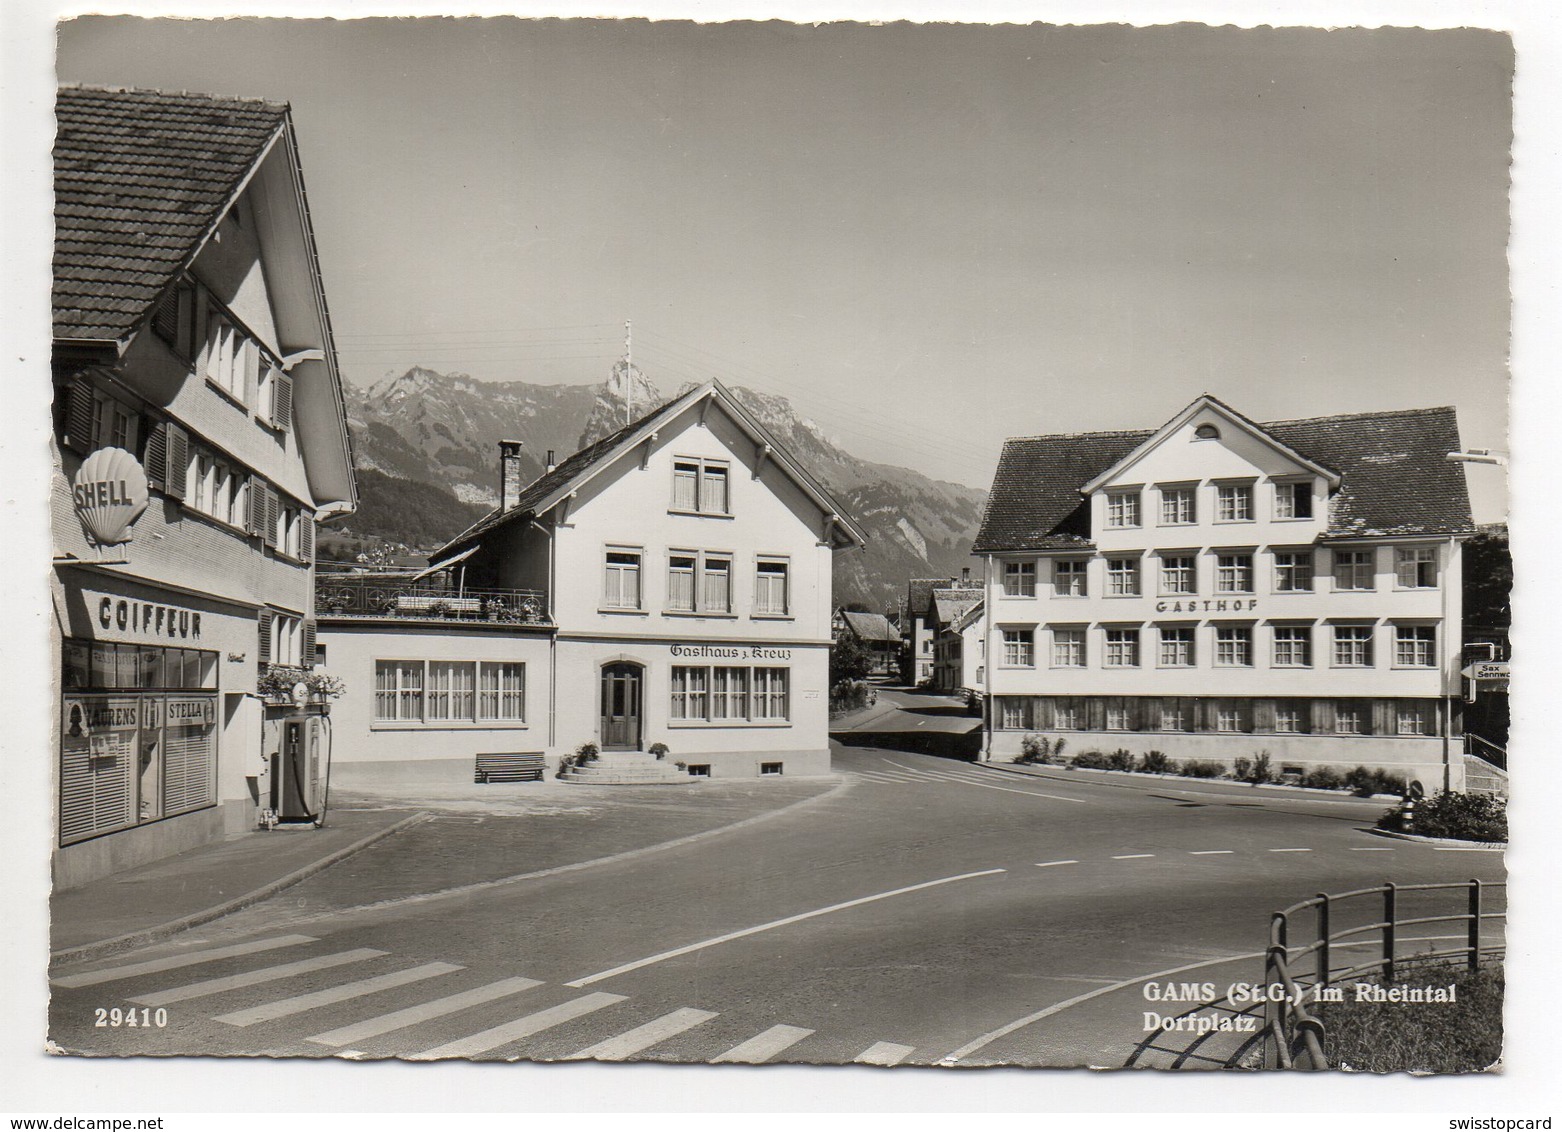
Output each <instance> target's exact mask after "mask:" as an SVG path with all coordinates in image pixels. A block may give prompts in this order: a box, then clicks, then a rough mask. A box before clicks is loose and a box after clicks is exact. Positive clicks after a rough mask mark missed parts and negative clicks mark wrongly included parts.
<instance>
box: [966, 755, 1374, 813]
mask: <svg viewBox="0 0 1562 1132" xmlns="http://www.w3.org/2000/svg"><path fill="white" fill-rule="evenodd" d="M973 765H979V766H985V767H988V768H990V769H992V770H1001V771H1003V772H1005V773H1006V774H1017V775H1019V776H1021V777H1022V778H1040V779H1043V780H1046V781H1064V782H1066V781H1068V780H1067V779H1066V778H1065V779H1061V780H1059V779H1055V778H1054V777H1053V776H1052V775H1047V774H1032V773H1030V772H1029V771H1024V770H1020V769H1019V767H1018V765H1017V764H1015V763H1007V762H1005V763H1000V762H995V761H994V762H984V763H979V764H973ZM1049 769H1052V770H1056V771H1060V772H1062V773H1064V774H1102V775H1106V774H1111V775H1118V774H1123V775H1128V776H1129V777H1128V778H1126V779H1119V778H1109V779H1107V780H1106V781H1107V782H1109V783H1112V784H1113V785H1119V786H1131V785H1134V784H1135V783H1136V782H1141V780H1144V781H1142V784H1143V785H1146V786H1149V785H1153V784H1154V783H1155V782H1156V781H1162V782H1179V783H1182V784H1183V785H1184V786H1188V785H1189V784H1197V783H1200V782H1217V783H1220V784H1222V785H1225V786H1233V787H1239V786H1245V787H1247V788H1248V789H1249V790H1272V791H1275V792H1276V793H1277V794H1278V796H1279V797H1281V798H1312V799H1314V800H1316V801H1319V802H1373V803H1378V804H1381V803H1385V802H1397V801H1399V795H1398V794H1372V795H1369V796H1368V797H1365V798H1363V797H1361V796H1360V795H1357V794H1346V793H1345V792H1344V791H1342V790H1320V789H1318V788H1316V787H1310V786H1287V785H1285V784H1284V783H1281V782H1234V781H1232V780H1231V779H1229V778H1228V779H1207V778H1189V777H1188V776H1187V775H1182V774H1146V773H1143V772H1142V771H1132V770H1106V769H1104V768H1099V767H1087V766H1074V767H1062V766H1051V767H1049ZM1218 793H1224V792H1218ZM1232 796H1233V797H1235V796H1236V795H1235V794H1233V795H1232Z"/></svg>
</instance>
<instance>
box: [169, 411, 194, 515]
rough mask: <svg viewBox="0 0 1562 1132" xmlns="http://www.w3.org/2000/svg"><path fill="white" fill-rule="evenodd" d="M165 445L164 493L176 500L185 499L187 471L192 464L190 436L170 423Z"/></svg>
mask: <svg viewBox="0 0 1562 1132" xmlns="http://www.w3.org/2000/svg"><path fill="white" fill-rule="evenodd" d="M164 444H165V447H164V451H163V493H164V494H165V495H171V496H173V498H175V499H183V498H184V488H185V470H186V468H188V467H189V464H190V436H189V434H188V433H186V432H185V431H184V429H182V428H180V427H179V426H178V425H176V424H174V423H173V422H172V421H170V422H169V424H168V429H167V439H166V440H165V441H164Z"/></svg>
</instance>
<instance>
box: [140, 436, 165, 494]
mask: <svg viewBox="0 0 1562 1132" xmlns="http://www.w3.org/2000/svg"><path fill="white" fill-rule="evenodd" d="M143 463H144V464H145V465H146V479H147V483H148V484H150V485H151V486H152V487H153V488H155V489H156V490H158V491H161V492H167V490H168V422H167V421H158V422H157V424H155V425H153V426H152V431H151V432H150V433H148V434H147V438H146V459H145V460H144V461H143Z"/></svg>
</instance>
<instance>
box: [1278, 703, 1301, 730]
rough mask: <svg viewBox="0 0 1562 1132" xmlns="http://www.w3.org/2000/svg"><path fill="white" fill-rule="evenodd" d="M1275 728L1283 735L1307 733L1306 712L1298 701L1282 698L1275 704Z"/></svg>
mask: <svg viewBox="0 0 1562 1132" xmlns="http://www.w3.org/2000/svg"><path fill="white" fill-rule="evenodd" d="M1275 730H1276V731H1278V732H1280V733H1282V734H1285V735H1304V734H1306V733H1307V714H1306V712H1305V711H1304V710H1303V707H1302V705H1301V704H1300V703H1298V702H1295V701H1292V700H1282V701H1280V702H1279V703H1277V704H1275Z"/></svg>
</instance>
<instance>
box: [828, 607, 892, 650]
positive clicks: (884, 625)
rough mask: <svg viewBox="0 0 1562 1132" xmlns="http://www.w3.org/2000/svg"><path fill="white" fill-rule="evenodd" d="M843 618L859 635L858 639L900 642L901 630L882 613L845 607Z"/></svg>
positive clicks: (842, 613) (842, 611) (842, 612)
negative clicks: (860, 611) (864, 611)
mask: <svg viewBox="0 0 1562 1132" xmlns="http://www.w3.org/2000/svg"><path fill="white" fill-rule="evenodd" d="M841 618H842V620H844V621H845V622H846V624H847V626H848V627H849V628H850V629H851V631H852V632H853V633H855V634H856V635H857V638H858V640H863V641H894V642H895V643H897V644H899V643H900V630H899V629H896V628H895V627H894V626H893V625H891V624H890V623H889V618H887V617H885V616H884V614H882V613H857V612H855V611H853V610H850V609H843V610H841Z"/></svg>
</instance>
